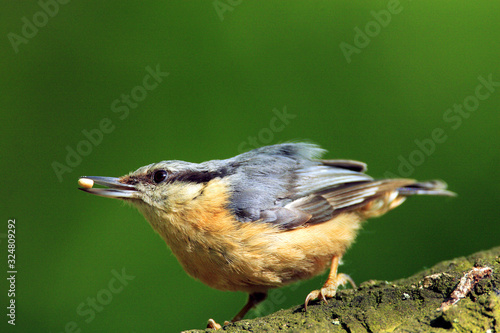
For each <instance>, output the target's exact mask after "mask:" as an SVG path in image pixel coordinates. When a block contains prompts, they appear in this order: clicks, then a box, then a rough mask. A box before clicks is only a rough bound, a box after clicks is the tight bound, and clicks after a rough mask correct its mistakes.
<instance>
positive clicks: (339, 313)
mask: <svg viewBox="0 0 500 333" xmlns="http://www.w3.org/2000/svg"><path fill="white" fill-rule="evenodd" d="M474 267H489V268H491V269H492V271H491V272H490V271H489V269H487V268H484V269H481V270H480V269H475V270H473V268H474ZM467 272H471V273H470V274H469V275H467V276H464V274H465V273H467ZM473 272H481V273H477V274H476V275H474V274H475V273H474V274H473ZM481 274H482V275H481ZM464 282H465V284H464ZM457 295H458V299H457V300H455V298H457ZM461 296H463V298H462V297H461ZM455 301H456V304H455V305H451V306H447V305H449V304H451V303H453V302H455ZM311 305H312V306H309V307H308V311H307V312H305V311H304V307H303V306H302V305H300V306H296V307H293V308H290V309H287V310H280V311H278V312H275V313H273V314H270V315H268V316H265V317H260V318H256V319H250V320H242V321H240V322H237V323H232V324H229V325H227V326H224V327H223V328H222V330H221V331H226V332H245V331H249V332H275V331H285V332H303V331H310V332H422V331H425V332H450V331H454V332H487V331H488V330H489V331H490V332H500V247H496V248H493V249H491V250H489V251H483V252H478V253H475V254H473V255H470V256H468V257H461V258H456V259H453V260H449V261H443V262H441V263H439V264H437V265H435V266H434V267H432V268H430V269H427V270H424V271H422V272H419V273H417V274H415V275H413V276H411V277H409V278H406V279H402V280H397V281H394V282H386V281H373V280H372V281H367V282H364V283H362V284H361V285H360V287H359V288H358V289H357V290H352V289H346V290H341V291H339V292H338V293H337V295H336V297H335V298H334V299H332V301H330V302H328V304H324V303H323V302H316V303H312V304H311ZM442 305H443V306H444V310H443V308H442ZM440 308H441V309H440ZM207 331H212V330H207ZM190 332H203V331H199V330H193V331H190Z"/></svg>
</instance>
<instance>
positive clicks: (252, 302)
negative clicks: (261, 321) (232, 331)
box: [207, 292, 267, 330]
mask: <svg viewBox="0 0 500 333" xmlns="http://www.w3.org/2000/svg"><path fill="white" fill-rule="evenodd" d="M266 297H267V292H263V293H259V292H256V293H251V294H249V295H248V301H247V303H246V304H245V306H243V308H242V309H241V310H240V312H238V313H237V314H236V316H234V318H233V319H232V320H231V321H230V322H231V323H234V322H235V321H240V320H241V319H242V318H243V317H245V315H246V314H247V312H248V311H250V310H251V309H252V308H253V307H255V306H256V305H257V304H259V303H260V302H262V301H263V300H265V299H266ZM230 322H229V321H225V322H224V325H227V324H229V323H230ZM207 328H213V329H217V330H218V329H220V328H222V326H221V325H220V324H217V323H216V322H215V320H213V319H209V320H208V324H207Z"/></svg>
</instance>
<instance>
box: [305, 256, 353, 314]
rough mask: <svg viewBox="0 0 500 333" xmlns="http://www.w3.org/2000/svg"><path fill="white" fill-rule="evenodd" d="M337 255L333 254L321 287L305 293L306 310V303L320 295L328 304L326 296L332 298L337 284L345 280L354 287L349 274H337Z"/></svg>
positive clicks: (341, 283) (343, 282)
mask: <svg viewBox="0 0 500 333" xmlns="http://www.w3.org/2000/svg"><path fill="white" fill-rule="evenodd" d="M339 259H340V258H339V257H338V256H335V257H333V259H332V266H331V270H330V274H329V275H328V279H327V280H326V282H325V284H324V285H323V288H321V289H319V290H313V291H311V292H310V293H309V295H307V297H306V300H305V302H304V309H305V310H306V311H307V305H308V304H309V302H310V301H312V300H314V299H317V298H318V297H319V296H321V299H322V300H323V301H325V303H327V304H328V301H327V300H326V298H327V297H328V298H332V297H334V296H335V294H336V293H337V288H338V286H340V285H342V286H344V285H345V284H346V283H347V282H349V283H350V284H351V285H352V286H353V288H356V284H355V283H354V281H353V280H352V279H351V277H350V276H349V275H346V274H337V268H338V264H339Z"/></svg>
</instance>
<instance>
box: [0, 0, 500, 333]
mask: <svg viewBox="0 0 500 333" xmlns="http://www.w3.org/2000/svg"><path fill="white" fill-rule="evenodd" d="M61 2H63V1H62V0H61ZM42 3H52V5H51V6H52V7H50V6H45V7H46V8H47V9H46V10H47V11H48V12H50V13H51V14H52V17H51V16H50V15H47V14H44V12H43V9H42V7H43V6H41V5H40V4H39V3H37V2H35V1H30V2H18V1H16V2H12V1H8V2H7V1H3V4H2V5H3V8H4V9H3V10H2V13H1V14H0V15H1V16H2V19H1V20H0V31H1V33H2V35H3V38H2V43H1V45H0V52H1V65H0V68H1V75H0V88H1V97H0V98H1V111H0V112H1V118H0V119H1V124H2V128H1V145H2V148H1V152H2V154H1V155H2V157H1V171H2V177H1V178H2V191H1V200H0V202H1V206H2V220H3V221H2V223H1V224H0V225H1V226H2V227H1V228H0V253H3V254H2V256H1V257H0V263H1V264H0V267H1V268H2V273H1V274H0V275H2V276H4V277H5V276H6V275H7V273H6V271H7V268H6V262H7V251H6V250H7V241H6V233H7V220H8V219H9V218H15V219H16V222H17V223H16V225H17V234H16V237H17V243H16V244H17V252H16V255H17V257H16V259H17V267H16V268H17V270H18V274H17V286H16V287H17V290H16V304H17V308H16V309H17V317H16V326H15V328H13V327H11V326H10V325H7V323H6V321H7V319H6V316H5V314H2V316H1V318H3V319H2V320H1V324H0V330H1V331H6V330H7V329H9V330H12V331H17V332H64V331H65V330H67V331H78V329H79V330H81V332H165V331H180V330H182V329H189V328H202V327H204V326H205V324H206V320H207V319H208V318H209V317H213V318H215V319H216V320H217V321H223V320H226V319H229V318H231V317H232V316H233V315H234V314H235V312H236V311H238V310H239V308H240V307H241V306H242V305H243V303H244V302H245V300H246V295H244V294H243V293H227V292H220V291H217V290H213V289H210V288H209V287H207V286H205V285H203V284H201V283H200V282H198V281H195V280H194V279H192V278H190V277H189V276H187V275H186V274H185V273H184V271H183V270H182V268H181V267H180V265H179V264H178V263H177V261H176V259H175V257H174V256H173V255H172V254H171V252H170V250H168V248H167V247H166V246H165V244H164V243H163V241H162V240H161V239H160V238H159V237H158V236H157V235H156V234H155V233H154V232H153V230H152V229H151V228H150V226H149V225H148V223H147V222H146V221H145V220H144V218H143V217H142V216H141V215H140V214H139V213H138V212H137V211H136V210H135V209H133V208H131V207H128V206H125V205H123V204H122V203H120V202H119V201H117V200H109V199H104V198H98V197H94V196H91V195H88V194H85V193H82V192H81V191H78V190H77V180H78V177H79V176H81V175H101V176H120V175H123V174H125V173H127V172H129V171H132V170H135V169H137V168H138V167H140V166H143V165H145V164H149V163H152V162H157V161H160V160H167V159H181V160H188V161H192V162H201V161H205V160H209V159H215V158H228V157H231V156H234V155H236V154H238V153H239V152H241V150H246V149H249V148H250V147H251V145H252V144H253V145H258V146H262V145H266V144H272V143H280V142H284V141H289V140H308V141H312V142H315V143H318V144H321V145H322V146H323V147H324V148H326V149H328V150H329V153H328V155H327V158H350V159H358V160H362V161H365V162H367V163H368V165H369V174H370V175H372V176H374V177H383V176H384V175H387V174H388V172H390V173H392V174H394V175H396V176H398V175H399V176H408V177H414V178H418V179H424V180H425V179H433V178H442V179H444V180H446V181H447V182H448V184H449V187H450V189H451V190H453V191H456V192H457V193H458V194H459V196H458V197H456V198H434V197H419V198H412V199H411V200H408V201H407V202H406V203H405V204H404V205H403V206H402V207H400V208H398V209H396V210H395V211H393V212H391V213H389V214H388V215H386V216H384V217H382V218H379V219H375V220H371V221H370V222H369V223H368V224H366V225H365V228H364V229H363V231H362V232H361V233H360V235H359V237H358V238H357V242H356V244H355V245H354V246H353V247H352V249H350V251H348V253H347V255H346V256H345V257H344V262H345V264H344V266H342V267H341V271H343V272H346V273H349V274H350V275H351V276H352V277H353V278H354V280H355V281H357V282H358V283H360V282H362V281H366V280H368V279H380V280H394V279H398V278H402V277H405V276H408V275H410V274H413V273H415V272H418V271H419V270H421V269H423V268H425V267H430V266H432V265H433V264H435V263H436V262H439V261H441V260H444V259H450V258H453V257H456V256H462V255H467V254H470V253H472V252H475V251H479V250H483V249H488V248H491V247H493V246H497V245H499V244H500V241H499V235H500V224H499V223H498V215H499V214H498V213H499V210H498V199H499V195H498V185H499V176H498V166H499V154H498V152H499V148H500V147H499V146H500V145H499V143H500V140H499V139H500V135H499V105H500V103H499V102H500V87H499V86H498V85H499V84H498V83H496V84H497V86H495V85H493V86H490V87H489V88H490V90H488V88H485V87H483V88H478V89H479V92H480V93H481V94H482V95H481V96H483V97H482V98H483V100H479V99H477V98H475V97H474V95H475V94H476V87H478V85H480V84H481V81H480V79H479V78H480V77H483V78H484V79H486V80H487V79H488V77H491V79H492V80H493V81H495V82H500V66H499V63H500V62H499V59H500V57H499V56H500V20H498V13H500V2H498V1H479V2H446V3H436V2H434V1H414V2H411V1H401V2H400V3H398V2H394V1H390V2H387V1H359V2H356V3H349V4H348V3H345V2H339V1H337V2H332V1H315V2H305V1H303V2H299V1H288V2H286V3H284V2H281V1H266V2H258V3H256V2H250V1H236V0H233V1H229V0H221V1H216V2H212V1H162V2H160V1H157V2H137V3H131V4H126V3H123V2H122V1H105V2H102V1H85V2H82V1H71V2H68V3H64V4H62V3H57V4H58V8H56V7H55V6H54V2H51V1H48V0H47V1H45V2H42ZM56 9H57V12H56ZM372 11H373V12H372ZM391 11H392V14H390V15H391V16H390V21H389V17H388V15H387V13H391ZM40 12H41V13H40ZM375 17H378V19H379V20H380V22H381V23H377V21H375ZM23 18H25V19H23ZM26 22H28V23H26ZM33 22H35V23H37V24H38V25H39V27H36V26H31V27H30V24H33ZM366 29H368V32H366ZM23 30H24V31H23ZM36 30H38V31H36ZM360 30H361V31H364V32H362V33H359V31H360ZM23 33H24V36H23ZM35 33H36V34H35ZM362 34H364V35H365V36H363V35H362ZM356 35H358V36H357V37H356ZM26 36H28V38H27V37H26ZM356 43H357V44H356ZM347 44H349V45H347ZM356 45H358V46H356ZM355 47H356V49H354V48H355ZM342 48H344V51H345V50H346V49H349V50H350V51H351V53H350V54H348V55H347V56H346V54H345V52H343V50H342ZM348 60H349V61H350V62H348ZM148 66H149V67H150V68H151V69H153V70H154V69H155V68H156V67H157V66H159V69H160V70H161V71H162V72H168V73H169V75H168V76H165V77H162V78H161V80H162V82H160V83H158V84H157V86H156V88H155V89H153V90H149V91H148V90H144V89H143V88H141V87H140V86H142V85H143V79H144V78H145V76H146V75H147V74H148V71H147V70H146V67H148ZM153 82H154V81H149V82H148V83H149V84H150V85H151V84H153ZM144 92H146V94H144ZM131 93H132V94H133V96H132V97H131V98H132V99H133V98H135V101H134V100H131V102H129V103H130V107H128V106H126V105H127V104H126V102H124V101H122V100H121V99H122V95H130V94H131ZM141 93H142V95H141ZM486 94H488V97H484V95H486ZM134 96H135V97H134ZM471 96H472V97H471ZM125 98H126V97H125ZM117 99H118V102H115V100H117ZM464 101H465V102H466V103H469V104H468V105H467V107H468V108H469V109H471V110H473V111H470V112H469V111H464V112H462V113H461V114H460V113H456V112H455V111H453V110H451V111H448V109H450V108H453V107H454V105H455V104H457V105H461V104H463V103H464ZM135 102H136V103H135ZM475 102H478V104H474V103H475ZM113 103H115V104H114V107H113V106H112V105H113ZM134 103H135V104H134ZM119 107H121V109H118V108H119ZM126 109H128V113H126ZM273 110H274V111H273ZM284 110H286V112H287V113H288V115H289V116H288V118H286V119H285V121H283V120H280V119H277V120H276V119H275V118H276V117H277V116H276V114H277V113H280V114H283V112H284ZM115 111H116V112H115ZM120 117H121V118H120ZM122 118H123V119H122ZM103 119H109V122H110V124H111V125H109V126H110V127H111V128H112V130H108V133H104V134H103V137H102V140H100V142H98V141H99V140H98V141H97V143H98V144H97V145H91V146H88V145H86V144H85V143H82V142H84V141H85V140H86V137H85V135H84V132H82V131H84V130H86V131H91V130H93V129H96V128H99V126H100V125H99V124H100V123H101V122H102V121H103ZM273 119H274V120H273ZM106 121H107V120H104V122H106ZM436 129H437V131H438V132H439V131H440V130H439V129H441V134H440V135H439V139H438V140H440V141H439V142H437V143H436V142H435V141H434V143H433V144H431V143H430V141H429V140H432V135H433V134H432V133H433V131H436ZM443 136H444V137H445V139H443ZM252 138H254V139H252ZM415 140H419V141H418V142H423V143H425V144H427V146H426V147H427V148H419V147H418V145H417V143H416V141H415ZM252 141H253V143H251V142H252ZM443 141H444V142H443ZM432 145H434V146H435V147H434V151H432V152H430V153H429V151H427V153H428V154H426V153H425V150H429V149H431V150H432V147H431V146H432ZM68 147H69V149H74V150H77V149H80V151H83V152H84V153H85V154H87V156H82V158H81V161H78V160H77V159H76V158H75V157H73V159H74V160H72V161H70V162H71V163H72V165H71V166H69V165H68V163H67V162H66V157H67V154H68V151H67V149H68ZM90 150H91V151H90ZM402 161H407V163H408V165H406V166H402V163H405V162H402ZM54 162H56V164H57V163H60V164H58V166H59V167H61V166H62V165H66V167H67V169H64V170H65V172H64V173H62V174H60V176H59V177H58V176H57V175H56V172H55V171H54ZM410 167H411V168H412V169H413V170H412V169H410ZM398 169H399V170H398ZM61 170H62V169H61ZM312 241H313V240H312ZM122 269H125V272H126V274H127V275H129V276H133V277H134V278H133V279H131V280H128V281H127V282H125V284H126V285H123V284H122V285H121V286H122V287H123V288H118V286H120V284H119V283H116V284H115V285H113V286H112V289H110V286H109V284H110V282H111V283H115V282H116V281H115V280H113V278H114V273H113V272H122ZM324 279H325V276H320V277H317V278H315V279H313V280H310V281H307V282H303V283H300V284H298V285H296V286H293V287H287V288H285V289H283V290H282V292H279V293H274V294H273V297H272V299H271V300H269V301H267V302H265V303H264V304H263V305H262V307H261V308H259V310H258V311H257V312H255V311H254V312H252V313H251V314H250V317H251V316H255V315H257V314H266V313H269V312H271V311H273V310H277V309H280V308H287V307H290V306H293V305H297V304H300V303H302V302H303V300H304V298H305V296H306V295H307V293H308V292H309V291H311V290H312V289H316V288H318V287H319V286H321V284H322V283H323V281H324ZM0 281H1V282H0V294H1V295H2V296H1V300H2V301H1V302H2V303H1V304H2V306H1V307H2V308H3V309H4V310H3V311H6V310H5V307H6V306H7V304H8V303H7V302H8V298H7V296H6V294H7V289H8V286H7V283H6V279H5V278H2V279H0ZM117 289H120V291H117V292H113V293H112V292H110V290H114V291H116V290H117ZM96 297H97V299H100V302H101V303H100V304H104V303H105V305H102V307H98V308H99V311H96V312H95V317H92V316H91V315H90V314H89V312H86V313H87V314H84V315H82V311H83V310H89V309H90V307H89V306H88V305H87V302H88V299H89V298H96ZM110 297H111V298H110ZM98 306H99V304H98ZM78 309H80V312H78Z"/></svg>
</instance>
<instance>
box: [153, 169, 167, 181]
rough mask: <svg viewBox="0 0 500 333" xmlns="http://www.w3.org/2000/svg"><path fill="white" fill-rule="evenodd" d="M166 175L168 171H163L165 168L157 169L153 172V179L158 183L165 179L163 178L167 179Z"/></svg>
mask: <svg viewBox="0 0 500 333" xmlns="http://www.w3.org/2000/svg"><path fill="white" fill-rule="evenodd" d="M167 176H168V172H167V171H165V170H157V171H155V172H154V173H153V181H154V182H155V183H156V184H159V183H161V182H163V181H165V179H167Z"/></svg>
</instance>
